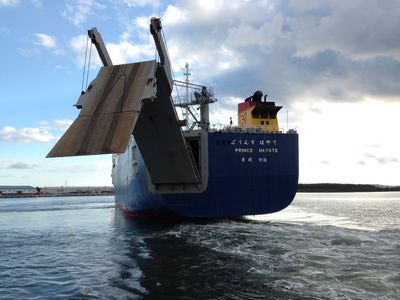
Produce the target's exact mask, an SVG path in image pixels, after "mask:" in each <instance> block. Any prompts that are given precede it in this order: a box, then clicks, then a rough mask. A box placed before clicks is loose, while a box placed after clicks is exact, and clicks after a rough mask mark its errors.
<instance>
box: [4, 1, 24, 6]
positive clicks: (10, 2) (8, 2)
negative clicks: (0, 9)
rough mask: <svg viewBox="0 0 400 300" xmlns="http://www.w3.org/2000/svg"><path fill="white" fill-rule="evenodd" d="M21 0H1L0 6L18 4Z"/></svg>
mask: <svg viewBox="0 0 400 300" xmlns="http://www.w3.org/2000/svg"><path fill="white" fill-rule="evenodd" d="M19 4H20V0H0V6H18V5H19Z"/></svg>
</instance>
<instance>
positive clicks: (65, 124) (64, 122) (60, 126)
mask: <svg viewBox="0 0 400 300" xmlns="http://www.w3.org/2000/svg"><path fill="white" fill-rule="evenodd" d="M72 122H73V121H72V120H70V119H60V120H52V121H42V122H40V128H41V129H44V130H62V131H65V130H67V129H68V128H69V126H71V124H72Z"/></svg>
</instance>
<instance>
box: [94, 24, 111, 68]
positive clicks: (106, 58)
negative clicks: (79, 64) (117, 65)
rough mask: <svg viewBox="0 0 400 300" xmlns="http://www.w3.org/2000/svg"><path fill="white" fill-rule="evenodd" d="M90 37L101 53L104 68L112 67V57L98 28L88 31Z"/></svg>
mask: <svg viewBox="0 0 400 300" xmlns="http://www.w3.org/2000/svg"><path fill="white" fill-rule="evenodd" d="M88 35H89V37H90V39H91V40H92V43H93V44H94V45H95V46H96V49H97V53H99V56H100V59H101V62H102V63H103V65H104V66H112V65H113V63H112V61H111V58H110V55H108V51H107V48H106V45H105V44H104V41H103V39H102V37H101V34H100V32H98V31H97V28H96V27H93V28H92V29H89V30H88Z"/></svg>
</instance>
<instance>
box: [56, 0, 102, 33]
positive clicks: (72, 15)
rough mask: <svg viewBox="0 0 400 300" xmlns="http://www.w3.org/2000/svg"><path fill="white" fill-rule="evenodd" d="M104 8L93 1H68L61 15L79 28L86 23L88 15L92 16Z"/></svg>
mask: <svg viewBox="0 0 400 300" xmlns="http://www.w3.org/2000/svg"><path fill="white" fill-rule="evenodd" d="M104 8H105V6H104V5H103V4H101V3H99V2H96V1H94V0H74V1H73V0H70V1H68V2H67V4H66V5H65V10H64V11H63V13H62V15H63V16H64V17H65V18H66V19H67V20H68V21H70V22H71V23H72V24H74V25H75V26H76V27H79V26H81V25H82V23H84V22H86V20H87V18H88V16H89V15H92V14H94V13H95V11H96V10H98V9H104Z"/></svg>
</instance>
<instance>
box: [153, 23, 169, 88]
mask: <svg viewBox="0 0 400 300" xmlns="http://www.w3.org/2000/svg"><path fill="white" fill-rule="evenodd" d="M161 30H162V26H161V20H160V19H159V18H156V17H153V18H151V20H150V32H151V35H152V36H153V39H154V43H155V44H156V48H157V52H158V55H159V56H160V66H161V67H163V68H164V71H165V75H166V77H167V79H168V83H169V86H170V88H171V90H172V87H173V78H172V73H171V62H170V60H169V56H168V51H167V45H166V44H165V41H164V39H163V35H162V31H161Z"/></svg>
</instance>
